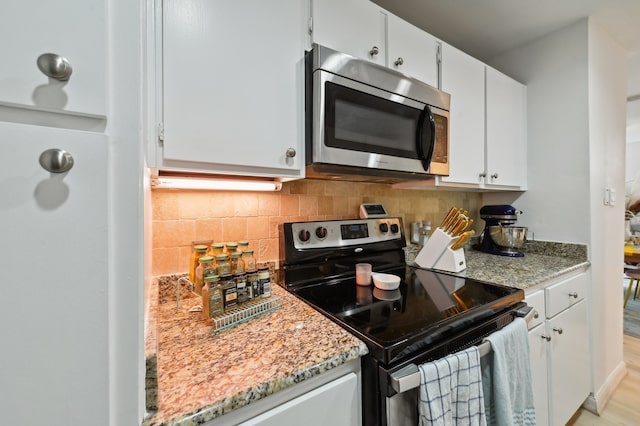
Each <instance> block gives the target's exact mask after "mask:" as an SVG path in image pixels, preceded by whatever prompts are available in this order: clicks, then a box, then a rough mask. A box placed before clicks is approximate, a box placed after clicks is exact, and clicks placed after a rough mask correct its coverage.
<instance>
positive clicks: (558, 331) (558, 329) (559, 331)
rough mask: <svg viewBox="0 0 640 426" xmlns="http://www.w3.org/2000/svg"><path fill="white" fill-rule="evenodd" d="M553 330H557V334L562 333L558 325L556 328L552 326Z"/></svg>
mask: <svg viewBox="0 0 640 426" xmlns="http://www.w3.org/2000/svg"><path fill="white" fill-rule="evenodd" d="M553 331H555V332H557V333H558V334H562V328H560V327H558V328H555V327H554V328H553Z"/></svg>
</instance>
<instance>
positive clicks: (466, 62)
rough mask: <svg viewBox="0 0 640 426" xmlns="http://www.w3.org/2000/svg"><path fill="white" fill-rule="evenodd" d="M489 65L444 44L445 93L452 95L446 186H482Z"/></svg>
mask: <svg viewBox="0 0 640 426" xmlns="http://www.w3.org/2000/svg"><path fill="white" fill-rule="evenodd" d="M484 69H485V65H484V64H483V63H482V62H480V61H479V60H477V59H475V58H473V57H471V56H469V55H467V54H466V53H464V52H462V51H460V50H458V49H456V48H455V47H453V46H450V45H448V44H446V43H442V90H444V91H445V92H447V93H449V94H450V95H451V112H450V114H451V122H450V132H451V135H450V137H449V176H448V177H442V179H441V181H442V182H447V183H459V184H470V185H476V186H477V185H479V184H481V183H482V177H481V175H482V173H483V172H484V168H485V165H484V157H485V134H484V125H485V104H484V84H485V82H484V72H485V71H484Z"/></svg>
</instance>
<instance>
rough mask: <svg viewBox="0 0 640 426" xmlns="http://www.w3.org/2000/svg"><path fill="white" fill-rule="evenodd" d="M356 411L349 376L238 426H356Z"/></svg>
mask: <svg viewBox="0 0 640 426" xmlns="http://www.w3.org/2000/svg"><path fill="white" fill-rule="evenodd" d="M359 407H360V404H359V403H358V379H357V376H356V375H355V374H353V373H349V374H347V375H345V376H343V377H341V378H339V379H336V380H334V381H332V382H329V383H327V384H326V385H323V386H321V387H319V388H317V389H314V390H312V391H311V392H308V393H306V394H304V395H302V396H300V397H298V398H295V399H293V400H291V401H289V402H286V403H285V404H282V405H281V406H279V407H277V408H274V409H272V410H270V411H267V412H266V413H264V414H261V415H259V416H258V417H254V418H253V419H251V420H248V421H246V422H244V423H241V425H242V426H254V425H256V426H257V425H260V426H298V425H300V424H304V425H305V426H325V425H344V426H356V425H358V424H359V421H358V420H359V415H358V410H359Z"/></svg>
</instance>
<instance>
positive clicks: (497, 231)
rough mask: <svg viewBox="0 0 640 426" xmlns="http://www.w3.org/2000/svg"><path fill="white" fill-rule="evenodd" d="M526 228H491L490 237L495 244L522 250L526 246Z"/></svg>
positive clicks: (498, 226) (496, 226)
mask: <svg viewBox="0 0 640 426" xmlns="http://www.w3.org/2000/svg"><path fill="white" fill-rule="evenodd" d="M526 234H527V227H526V226H500V225H495V226H490V227H489V235H490V236H491V239H492V240H493V242H494V243H496V244H498V245H499V246H502V247H511V248H520V247H522V245H523V244H524V240H525V235H526Z"/></svg>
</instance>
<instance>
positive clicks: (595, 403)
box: [582, 361, 627, 415]
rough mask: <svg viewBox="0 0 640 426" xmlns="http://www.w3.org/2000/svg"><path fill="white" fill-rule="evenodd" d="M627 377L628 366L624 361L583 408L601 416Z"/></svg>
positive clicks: (591, 395)
mask: <svg viewBox="0 0 640 426" xmlns="http://www.w3.org/2000/svg"><path fill="white" fill-rule="evenodd" d="M626 375H627V364H626V363H625V362H624V361H623V362H621V363H620V364H618V366H617V367H616V368H614V369H613V371H612V372H611V374H609V377H607V380H605V382H604V383H603V384H602V386H601V387H600V389H598V391H597V392H596V394H595V395H594V394H593V393H591V394H590V395H589V396H588V397H587V399H586V400H585V401H584V403H583V404H582V407H583V408H584V409H585V410H587V411H590V412H592V413H593V414H597V415H600V414H601V413H602V411H603V410H604V409H605V407H606V406H607V404H608V403H609V400H610V399H611V395H613V392H614V391H615V390H616V388H617V387H618V385H619V384H620V382H621V381H622V379H624V376H626Z"/></svg>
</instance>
